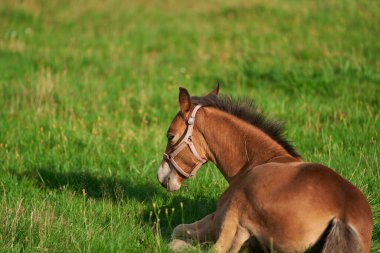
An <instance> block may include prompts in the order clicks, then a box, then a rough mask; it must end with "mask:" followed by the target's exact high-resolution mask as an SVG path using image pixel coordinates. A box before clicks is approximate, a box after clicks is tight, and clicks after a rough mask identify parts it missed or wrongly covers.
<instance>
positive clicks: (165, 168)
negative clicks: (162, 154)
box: [157, 161, 181, 192]
mask: <svg viewBox="0 0 380 253" xmlns="http://www.w3.org/2000/svg"><path fill="white" fill-rule="evenodd" d="M177 178H178V176H177V172H175V171H174V170H172V169H170V166H169V164H168V163H167V162H165V161H163V162H162V163H161V165H160V167H158V171H157V179H158V181H159V182H160V183H161V184H162V185H163V186H165V187H166V190H168V191H170V192H172V191H177V190H178V189H179V188H181V183H180V182H179V181H178V179H177Z"/></svg>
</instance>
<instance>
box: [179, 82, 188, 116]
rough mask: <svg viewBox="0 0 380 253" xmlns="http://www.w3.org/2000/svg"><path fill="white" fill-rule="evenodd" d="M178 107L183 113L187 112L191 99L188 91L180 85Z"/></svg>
mask: <svg viewBox="0 0 380 253" xmlns="http://www.w3.org/2000/svg"><path fill="white" fill-rule="evenodd" d="M178 103H179V108H180V110H181V112H182V113H183V114H185V113H187V112H189V110H190V106H191V99H190V95H189V92H188V91H187V90H186V89H185V88H182V87H179V97H178Z"/></svg>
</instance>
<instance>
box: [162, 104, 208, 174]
mask: <svg viewBox="0 0 380 253" xmlns="http://www.w3.org/2000/svg"><path fill="white" fill-rule="evenodd" d="M201 107H202V105H197V106H195V108H194V110H193V112H192V113H191V115H190V118H189V119H188V120H187V129H186V133H185V136H184V137H183V139H182V140H181V142H180V143H179V144H178V146H177V147H176V148H175V149H174V150H173V151H172V152H171V153H170V154H166V153H164V160H165V161H166V162H168V163H169V164H171V165H172V166H173V168H174V169H175V170H176V171H177V172H178V173H179V174H181V176H183V177H184V178H189V177H193V176H194V175H195V174H196V173H197V171H198V170H199V168H200V167H201V166H202V165H203V164H204V163H205V162H207V160H206V159H203V158H202V157H201V156H200V155H199V154H198V152H197V150H196V149H195V146H194V144H193V141H192V134H193V128H194V123H195V115H196V113H197V111H198V110H199V108H201ZM186 146H188V147H189V148H190V151H191V152H192V153H193V155H194V157H195V159H197V160H198V162H197V163H196V164H195V166H194V167H193V169H192V170H191V172H190V173H187V172H185V171H184V170H183V169H182V168H181V167H180V166H179V165H178V164H177V163H176V162H175V161H174V158H175V157H176V156H177V155H178V154H179V153H180V152H181V151H182V150H183V149H184V148H185V147H186Z"/></svg>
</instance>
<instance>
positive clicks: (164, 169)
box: [157, 87, 373, 253]
mask: <svg viewBox="0 0 380 253" xmlns="http://www.w3.org/2000/svg"><path fill="white" fill-rule="evenodd" d="M218 91H219V87H217V88H216V89H215V90H213V91H212V92H211V93H210V94H208V95H207V96H203V97H190V95H189V93H188V92H187V90H186V89H184V88H180V93H179V105H180V111H179V112H178V114H177V115H176V116H175V118H174V119H173V121H172V123H171V125H170V126H169V130H168V132H167V137H168V144H167V147H166V151H165V154H164V159H163V161H162V163H161V165H160V167H159V169H158V173H157V177H158V180H159V181H160V183H161V184H162V185H163V186H164V187H165V188H166V189H167V190H168V191H176V190H178V189H179V188H180V187H181V183H182V181H183V180H185V179H187V178H190V177H192V176H193V175H195V173H196V171H197V170H198V169H199V168H200V167H201V166H202V164H204V163H205V162H206V161H208V160H210V161H212V162H213V163H214V164H215V165H216V166H217V167H218V168H219V170H220V172H221V173H222V174H223V176H224V177H225V178H226V180H227V181H228V182H229V187H228V188H227V190H226V191H225V192H224V193H223V194H222V196H221V197H220V199H219V200H218V203H217V208H216V211H215V212H214V213H212V214H209V215H207V216H206V217H204V218H203V219H201V220H199V221H197V222H195V223H192V224H181V225H179V226H177V227H176V228H175V229H174V231H173V236H174V237H175V238H180V239H184V240H188V239H191V240H198V241H200V242H204V241H213V242H215V244H214V246H213V249H214V250H215V251H216V252H227V251H231V252H238V251H239V250H240V249H241V247H243V246H244V247H245V246H248V247H249V249H250V251H253V252H268V251H276V252H304V251H306V250H310V251H312V252H325V253H327V252H331V253H337V252H342V253H343V252H355V253H357V252H369V250H370V244H371V235H372V227H373V224H372V213H371V208H370V206H369V204H368V202H367V200H366V198H365V197H364V195H363V194H362V193H361V192H360V190H358V189H357V188H356V187H355V186H354V185H352V184H351V183H349V182H348V181H347V180H345V179H344V178H342V177H341V176H340V175H338V174H337V173H336V172H334V171H333V170H331V169H329V168H327V167H326V166H324V165H321V164H317V163H307V162H304V161H303V160H302V159H301V157H300V155H299V154H298V153H297V152H296V151H295V150H294V148H293V147H292V146H291V145H290V144H289V143H288V142H287V141H286V140H285V139H284V137H283V131H282V127H281V125H279V124H278V123H276V122H273V121H269V120H267V119H266V118H265V117H264V116H263V115H262V114H261V113H260V112H258V111H257V110H256V107H255V106H254V104H253V103H250V102H249V101H234V100H232V99H230V98H226V97H219V96H218Z"/></svg>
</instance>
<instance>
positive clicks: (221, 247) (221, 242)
mask: <svg viewBox="0 0 380 253" xmlns="http://www.w3.org/2000/svg"><path fill="white" fill-rule="evenodd" d="M218 214H220V215H221V216H220V217H219V215H218V217H217V218H216V222H218V225H219V237H218V240H217V241H216V243H215V245H214V246H213V251H215V252H217V253H223V252H227V251H228V250H229V249H230V248H231V247H232V245H233V244H234V239H235V236H236V235H237V232H238V226H239V219H238V214H237V212H236V211H235V208H234V209H232V208H228V207H227V208H226V209H225V210H224V211H221V212H219V213H218ZM219 218H220V219H219ZM243 243H244V242H243ZM237 246H239V243H236V247H237ZM236 247H234V248H235V250H236ZM240 247H241V245H240ZM239 249H240V248H239Z"/></svg>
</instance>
